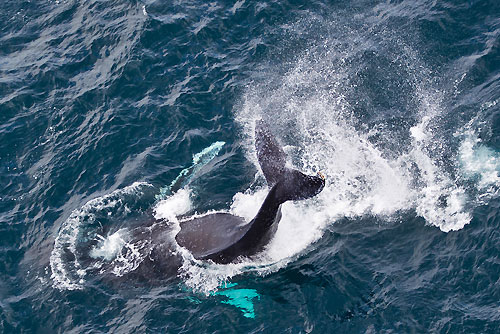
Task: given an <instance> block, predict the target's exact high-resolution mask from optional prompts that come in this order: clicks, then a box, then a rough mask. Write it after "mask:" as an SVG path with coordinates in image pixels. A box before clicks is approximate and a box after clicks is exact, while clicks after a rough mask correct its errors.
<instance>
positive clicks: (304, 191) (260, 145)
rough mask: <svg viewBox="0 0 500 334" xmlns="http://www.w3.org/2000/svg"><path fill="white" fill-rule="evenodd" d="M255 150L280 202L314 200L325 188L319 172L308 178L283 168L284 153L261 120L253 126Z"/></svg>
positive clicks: (284, 161) (268, 181)
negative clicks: (312, 198)
mask: <svg viewBox="0 0 500 334" xmlns="http://www.w3.org/2000/svg"><path fill="white" fill-rule="evenodd" d="M255 148H256V150H257V158H258V160H259V164H260V167H261V168H262V172H263V173H264V176H265V177H266V180H267V183H268V185H269V186H271V187H273V186H275V185H276V188H277V189H276V195H277V196H278V200H279V201H280V202H281V203H283V202H285V201H290V200H302V199H307V198H310V197H313V196H315V195H317V194H318V193H319V192H320V191H321V190H322V189H323V187H324V186H325V178H324V176H323V175H322V174H320V173H318V175H317V176H316V175H314V176H311V175H306V174H304V173H302V172H299V171H298V170H295V169H290V168H287V167H285V163H286V154H285V152H284V151H283V149H282V148H281V146H280V144H279V142H278V140H277V139H276V137H274V135H273V134H272V133H271V131H270V130H269V127H268V126H267V124H266V123H265V122H264V121H263V120H259V121H257V123H256V124H255Z"/></svg>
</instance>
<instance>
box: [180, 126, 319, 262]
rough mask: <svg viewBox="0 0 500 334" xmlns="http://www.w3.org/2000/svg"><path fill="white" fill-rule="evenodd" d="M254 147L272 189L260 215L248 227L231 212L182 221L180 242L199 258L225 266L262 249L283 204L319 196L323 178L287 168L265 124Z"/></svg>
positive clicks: (256, 134)
mask: <svg viewBox="0 0 500 334" xmlns="http://www.w3.org/2000/svg"><path fill="white" fill-rule="evenodd" d="M255 147H256V150H257V158H258V160H259V164H260V166H261V168H262V172H263V173H264V176H265V178H266V181H267V183H268V185H269V186H271V190H270V191H269V193H268V195H267V196H266V198H265V200H264V202H263V203H262V205H261V207H260V209H259V212H258V213H257V215H256V216H255V218H253V219H252V221H250V222H249V223H248V224H246V223H245V221H244V220H243V218H241V217H238V216H234V215H231V214H229V213H213V214H208V215H205V216H202V217H197V218H193V219H189V220H186V221H183V222H181V230H180V231H179V233H178V234H177V235H176V237H175V239H176V241H177V243H178V244H179V245H180V246H182V247H184V248H186V249H188V250H189V251H190V252H191V253H192V254H193V256H194V257H195V258H196V259H200V260H212V261H214V262H216V263H221V264H226V263H230V262H233V261H235V260H236V259H237V258H238V257H240V256H251V255H254V254H256V253H258V252H259V251H261V250H262V249H263V247H264V246H265V245H266V244H267V243H269V241H270V240H271V238H272V237H273V236H274V234H275V232H276V229H277V227H278V224H279V221H280V219H281V204H283V203H285V202H286V201H290V200H303V199H307V198H310V197H313V196H315V195H317V194H318V193H319V192H321V190H322V189H323V187H324V186H325V180H324V177H323V176H322V175H321V174H319V175H318V176H316V175H315V176H312V175H306V174H303V173H302V172H299V171H297V170H293V169H289V168H286V167H285V162H286V155H285V152H284V151H283V149H282V148H281V146H280V145H279V143H278V141H277V140H276V138H275V137H274V136H273V135H272V134H271V132H270V131H269V128H268V127H267V126H266V124H265V123H264V122H263V121H258V122H257V124H256V127H255Z"/></svg>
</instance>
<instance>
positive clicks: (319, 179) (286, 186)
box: [276, 168, 325, 203]
mask: <svg viewBox="0 0 500 334" xmlns="http://www.w3.org/2000/svg"><path fill="white" fill-rule="evenodd" d="M324 187H325V177H324V176H323V174H321V173H318V175H307V174H304V173H302V172H299V171H298V170H295V169H288V168H285V172H284V175H283V177H282V178H281V179H280V181H278V183H277V184H276V198H277V199H278V201H279V202H280V203H284V202H286V201H297V200H304V199H308V198H311V197H313V196H316V195H317V194H319V193H320V192H321V190H323V188H324Z"/></svg>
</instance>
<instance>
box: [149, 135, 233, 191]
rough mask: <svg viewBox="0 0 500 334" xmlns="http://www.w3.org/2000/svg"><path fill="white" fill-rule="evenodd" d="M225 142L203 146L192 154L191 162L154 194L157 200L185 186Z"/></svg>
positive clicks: (216, 153) (217, 152)
mask: <svg viewBox="0 0 500 334" xmlns="http://www.w3.org/2000/svg"><path fill="white" fill-rule="evenodd" d="M225 144H226V143H225V142H223V141H217V142H215V143H213V144H212V145H210V146H209V147H206V148H204V149H203V150H202V151H201V152H199V153H196V154H194V155H193V164H192V165H191V166H190V167H188V168H185V169H183V170H182V171H181V172H180V173H179V175H177V177H176V178H175V179H174V180H173V181H172V183H170V185H168V186H166V187H163V188H161V189H160V193H159V194H158V195H156V199H157V200H160V201H161V200H164V199H165V198H167V197H168V196H169V195H171V194H172V193H174V192H176V191H177V190H179V189H181V188H183V187H185V186H187V185H188V184H189V183H190V182H191V180H192V179H193V178H194V177H195V175H196V173H198V171H200V169H202V168H203V167H204V166H206V165H207V164H208V163H209V162H210V161H212V160H213V159H214V158H215V157H216V156H217V155H218V154H219V152H220V150H221V149H222V147H223V146H224V145H225Z"/></svg>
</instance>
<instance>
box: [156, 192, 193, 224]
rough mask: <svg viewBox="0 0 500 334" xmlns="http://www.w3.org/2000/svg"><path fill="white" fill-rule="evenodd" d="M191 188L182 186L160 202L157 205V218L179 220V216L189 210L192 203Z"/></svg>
mask: <svg viewBox="0 0 500 334" xmlns="http://www.w3.org/2000/svg"><path fill="white" fill-rule="evenodd" d="M190 196H191V190H190V189H189V188H182V189H180V190H179V191H177V192H176V193H175V194H173V195H172V196H170V197H168V198H166V199H164V200H162V201H160V202H158V204H157V205H156V207H155V218H156V219H165V220H168V221H177V216H179V215H182V214H184V213H186V212H188V211H189V210H190V209H191V207H192V205H191V199H190Z"/></svg>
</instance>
